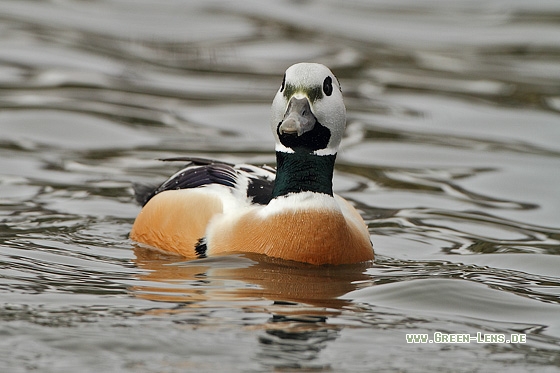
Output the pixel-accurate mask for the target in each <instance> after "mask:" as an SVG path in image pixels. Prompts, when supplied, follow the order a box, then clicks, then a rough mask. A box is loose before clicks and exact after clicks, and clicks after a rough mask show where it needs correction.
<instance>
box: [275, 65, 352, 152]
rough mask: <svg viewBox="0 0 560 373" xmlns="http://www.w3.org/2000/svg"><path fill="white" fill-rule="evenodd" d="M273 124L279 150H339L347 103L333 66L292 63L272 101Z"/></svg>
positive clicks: (344, 125) (277, 149)
mask: <svg viewBox="0 0 560 373" xmlns="http://www.w3.org/2000/svg"><path fill="white" fill-rule="evenodd" d="M271 127H272V132H273V133H274V137H275V139H276V151H280V152H284V153H293V152H295V151H306V152H310V153H314V154H317V155H328V154H336V152H337V150H338V146H339V145H340V141H341V139H342V135H343V132H344V128H345V127H346V107H345V106H344V101H343V100H342V91H341V89H340V84H339V83H338V80H337V79H336V77H335V76H334V74H333V73H332V72H331V70H329V68H328V67H326V66H324V65H321V64H318V63H298V64H295V65H292V66H290V67H289V68H288V70H286V73H285V74H284V80H283V81H282V85H281V86H280V89H279V90H278V92H276V96H275V97H274V100H273V102H272V118H271Z"/></svg>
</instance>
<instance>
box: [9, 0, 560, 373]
mask: <svg viewBox="0 0 560 373" xmlns="http://www.w3.org/2000/svg"><path fill="white" fill-rule="evenodd" d="M299 61H317V62H322V63H324V64H326V65H328V66H330V67H331V68H332V70H333V71H334V72H335V74H337V76H338V77H339V79H340V81H341V84H342V88H343V91H344V95H345V102H346V106H347V109H348V116H349V118H348V129H347V132H346V137H345V139H344V141H343V146H342V149H341V151H340V153H339V156H338V163H337V167H336V172H335V189H336V192H337V193H339V194H341V195H343V196H344V197H345V198H347V199H349V200H350V201H352V202H353V203H354V204H355V205H356V206H357V207H358V208H359V209H360V211H361V212H362V214H363V216H364V218H365V220H366V222H367V224H368V226H369V230H370V233H371V239H372V241H373V242H374V245H375V250H376V255H377V256H376V260H375V261H374V262H373V263H366V264H359V265H350V266H341V267H318V268H317V267H313V266H309V265H303V264H297V263H290V262H284V261H280V260H274V259H269V258H264V257H260V256H244V255H232V256H227V257H219V258H209V259H204V260H196V261H191V262H185V261H184V260H182V259H181V258H175V257H169V256H165V255H161V254H158V253H154V252H149V251H146V250H145V249H141V248H138V247H136V246H135V244H134V243H133V242H131V241H130V240H129V239H128V232H129V231H130V228H131V225H132V223H133V221H134V218H135V216H136V214H137V213H138V212H139V210H140V208H139V207H138V206H137V205H135V203H134V202H133V196H132V188H131V185H132V183H133V182H143V183H158V182H160V181H162V180H164V179H165V178H166V177H167V176H168V175H170V174H171V173H173V172H174V171H175V170H176V169H177V168H178V167H180V166H181V165H182V164H170V163H162V162H159V161H157V159H159V158H165V157H172V156H181V155H188V156H200V157H211V158H217V159H222V160H224V161H228V162H238V161H239V162H250V163H254V164H263V163H268V164H273V163H274V154H273V151H272V149H273V139H272V135H271V134H270V129H269V124H268V115H269V108H270V102H271V100H272V97H273V96H274V93H275V91H276V89H277V88H278V86H279V84H280V82H281V76H282V74H283V71H284V70H285V68H286V67H287V66H289V65H290V64H292V63H295V62H299ZM559 72H560V5H559V4H558V3H557V2H556V1H552V0H550V1H546V0H542V1H533V2H530V3H528V2H526V1H509V2H501V1H486V2H472V1H466V0H457V1H445V2H443V1H435V0H434V1H429V0H425V1H421V2H418V1H400V2H398V3H395V2H393V1H383V0H378V1H374V0H372V1H359V0H353V1H345V2H344V3H343V4H342V3H340V2H335V1H327V0H323V1H300V2H294V1H272V2H269V3H267V5H266V6H265V5H263V3H262V2H259V1H256V0H255V1H244V2H242V3H240V2H237V3H230V2H226V1H189V2H184V1H178V0H175V1H173V0H171V1H165V2H158V1H154V0H141V1H138V0H134V1H127V0H113V1H88V2H83V1H70V0H69V1H42V2H36V1H31V0H24V1H22V0H17V1H16V0H12V1H10V0H8V1H3V2H2V3H0V134H1V135H0V297H1V302H0V367H1V368H2V369H1V370H2V371H6V372H27V371H40V372H75V371H80V372H99V371H105V372H183V371H196V372H204V371H225V370H227V371H239V372H247V371H249V372H266V371H335V372H364V371H430V372H432V371H456V372H471V371H505V370H508V371H524V372H525V371H535V372H548V371H558V370H560V317H558V315H559V314H560V307H559V303H560V270H559V268H560V213H559V211H560V192H559V188H558V185H560V172H558V170H559V169H560V145H559V144H560V88H559V87H560V73H559ZM435 332H441V333H462V334H470V335H472V336H476V335H477V333H482V334H491V333H498V334H505V335H507V336H509V335H510V334H512V333H518V334H525V335H526V338H527V341H526V343H523V344H519V343H475V342H472V343H467V344H455V343H443V344H435V343H432V344H408V343H406V337H405V336H406V334H410V333H426V334H428V335H429V336H430V337H432V336H433V335H434V333H435Z"/></svg>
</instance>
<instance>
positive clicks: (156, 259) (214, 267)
mask: <svg viewBox="0 0 560 373" xmlns="http://www.w3.org/2000/svg"><path fill="white" fill-rule="evenodd" d="M135 254H136V264H137V266H138V267H139V268H141V269H145V270H147V272H146V273H144V274H142V275H141V276H140V277H141V278H140V279H141V280H142V283H141V285H138V286H135V287H134V288H133V289H132V290H133V292H134V293H135V295H136V296H137V297H141V298H144V299H149V300H153V301H160V302H162V301H163V302H174V303H179V304H181V305H182V307H180V309H178V310H176V312H188V309H192V307H194V308H201V307H205V306H204V303H207V302H211V303H214V302H222V301H233V302H232V303H231V307H233V308H235V307H240V308H243V309H244V311H246V312H261V313H262V312H265V313H268V314H269V315H271V317H270V318H269V319H268V320H267V321H266V322H264V323H261V324H258V325H255V324H252V325H247V326H246V327H247V328H252V329H257V330H259V331H260V332H259V333H258V339H259V343H260V345H261V347H262V348H261V350H260V351H258V352H257V358H258V360H259V361H261V362H262V363H263V364H265V365H269V366H274V367H276V368H298V367H300V368H301V367H303V366H305V367H306V368H325V367H321V366H314V364H313V362H312V361H313V360H315V359H316V357H317V355H318V353H319V352H320V351H321V350H322V349H323V348H325V347H326V345H327V343H328V342H329V341H332V340H334V339H336V338H337V337H338V335H339V332H340V330H339V326H337V325H334V324H331V323H328V322H327V320H328V318H329V317H334V316H337V315H339V314H340V313H341V312H342V310H343V308H344V307H345V306H349V305H350V302H349V301H348V300H343V299H340V298H339V297H340V296H342V295H344V294H346V293H348V292H350V291H353V290H356V289H357V288H358V287H359V286H360V283H363V282H368V280H371V277H370V276H369V275H367V274H365V273H364V272H365V270H366V269H367V268H369V267H371V266H372V265H373V264H372V263H361V264H352V265H343V266H314V265H309V264H305V263H297V262H291V261H284V260H280V259H274V258H269V257H266V256H264V255H254V254H253V255H247V254H243V255H230V256H224V257H214V258H208V259H201V260H194V261H187V262H185V261H180V260H181V259H180V258H177V257H170V256H167V255H164V254H161V253H159V252H156V251H152V250H148V249H144V248H136V249H135ZM262 301H265V304H266V305H265V306H263V302H262ZM257 310H258V311H257ZM161 312H173V311H170V310H169V309H167V310H163V309H162V310H161Z"/></svg>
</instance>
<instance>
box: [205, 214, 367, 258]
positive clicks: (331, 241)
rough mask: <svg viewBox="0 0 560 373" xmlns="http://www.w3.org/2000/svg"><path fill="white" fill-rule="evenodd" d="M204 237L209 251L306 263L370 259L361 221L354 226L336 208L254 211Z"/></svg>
mask: <svg viewBox="0 0 560 373" xmlns="http://www.w3.org/2000/svg"><path fill="white" fill-rule="evenodd" d="M214 231H215V232H216V234H215V235H214V234H211V235H209V236H207V242H208V249H209V254H225V253H231V252H253V253H259V254H265V255H268V256H271V257H275V258H282V259H286V260H295V261H299V262H306V263H310V264H316V265H320V264H348V263H358V262H364V261H367V260H372V259H373V249H372V247H371V243H370V240H369V233H368V231H367V228H366V226H365V224H364V223H362V226H356V225H355V224H354V223H353V222H349V221H347V220H346V219H345V217H344V216H343V215H342V213H341V212H340V211H333V210H327V209H325V210H311V211H308V210H307V211H306V210H297V209H296V210H288V211H286V212H279V213H277V214H273V215H269V216H267V217H266V218H263V217H261V216H259V212H258V210H252V211H250V212H248V213H247V214H244V215H242V216H241V217H240V218H239V219H238V220H237V221H235V222H232V223H231V224H228V225H226V224H219V223H218V226H217V227H216V229H215V230H214Z"/></svg>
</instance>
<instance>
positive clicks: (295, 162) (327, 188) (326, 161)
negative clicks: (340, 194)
mask: <svg viewBox="0 0 560 373" xmlns="http://www.w3.org/2000/svg"><path fill="white" fill-rule="evenodd" d="M335 159H336V154H333V155H315V154H313V153H309V152H308V151H302V150H299V151H298V150H296V151H295V152H294V153H284V152H278V151H277V152H276V181H275V182H274V190H273V191H272V198H276V197H280V196H284V195H286V194H289V193H299V192H316V193H324V194H328V195H329V196H332V195H333V190H332V178H333V171H334V161H335Z"/></svg>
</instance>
